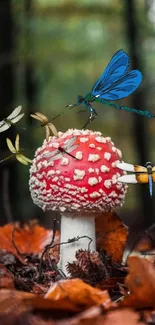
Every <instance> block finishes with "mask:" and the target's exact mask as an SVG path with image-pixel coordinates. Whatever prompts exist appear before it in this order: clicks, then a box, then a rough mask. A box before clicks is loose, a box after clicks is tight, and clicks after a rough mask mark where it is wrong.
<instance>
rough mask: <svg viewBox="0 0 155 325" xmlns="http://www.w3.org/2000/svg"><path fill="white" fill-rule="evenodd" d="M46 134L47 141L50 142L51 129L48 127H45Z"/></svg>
mask: <svg viewBox="0 0 155 325" xmlns="http://www.w3.org/2000/svg"><path fill="white" fill-rule="evenodd" d="M45 132H46V141H48V139H49V136H50V129H49V127H48V125H45Z"/></svg>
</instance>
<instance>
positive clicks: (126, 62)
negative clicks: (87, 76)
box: [91, 50, 130, 96]
mask: <svg viewBox="0 0 155 325" xmlns="http://www.w3.org/2000/svg"><path fill="white" fill-rule="evenodd" d="M129 67H130V59H129V56H128V55H127V54H126V53H125V52H124V51H123V50H119V51H118V52H116V53H115V54H114V55H113V57H112V59H111V60H110V62H109V64H108V65H107V67H106V69H105V70H104V72H103V73H102V75H101V77H100V78H99V79H98V80H97V82H96V83H95V85H94V87H93V89H92V92H91V93H92V95H93V96H96V95H98V94H100V93H101V92H102V91H103V90H105V89H109V88H110V87H111V85H113V84H114V83H115V82H116V81H117V80H119V79H120V77H121V76H123V75H124V74H126V73H127V72H128V71H129Z"/></svg>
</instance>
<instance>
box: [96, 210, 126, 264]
mask: <svg viewBox="0 0 155 325" xmlns="http://www.w3.org/2000/svg"><path fill="white" fill-rule="evenodd" d="M96 233H97V236H96V238H97V248H99V249H103V250H105V251H106V253H107V254H108V255H111V257H112V260H113V261H115V262H121V261H122V255H123V249H124V245H125V242H126V238H127V235H128V230H127V228H126V227H125V226H124V224H123V223H122V221H121V220H120V219H119V217H118V216H117V214H116V213H114V212H107V213H103V215H102V216H101V217H98V218H96Z"/></svg>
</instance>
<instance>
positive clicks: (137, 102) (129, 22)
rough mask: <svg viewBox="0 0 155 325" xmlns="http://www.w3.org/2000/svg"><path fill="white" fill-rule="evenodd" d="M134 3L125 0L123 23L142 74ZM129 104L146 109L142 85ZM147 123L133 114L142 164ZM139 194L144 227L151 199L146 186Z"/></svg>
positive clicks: (148, 219) (146, 147)
mask: <svg viewBox="0 0 155 325" xmlns="http://www.w3.org/2000/svg"><path fill="white" fill-rule="evenodd" d="M123 3H124V1H123ZM135 3H136V1H134V0H126V7H125V24H126V30H127V42H128V44H129V55H130V58H131V62H132V64H133V68H135V69H138V70H140V71H141V72H142V73H143V76H144V73H145V71H144V67H143V64H142V56H141V53H142V46H141V39H140V35H139V24H138V12H137V11H136V6H135ZM131 106H132V107H134V108H137V109H145V110H147V107H146V101H145V89H144V88H143V89H142V87H140V88H139V89H138V90H137V91H136V93H134V94H133V96H132V105H131ZM148 123H149V119H148V118H147V117H141V116H139V115H136V114H135V115H134V116H133V129H134V134H133V136H134V142H135V146H136V150H137V152H138V156H139V161H138V162H137V164H142V165H144V164H145V163H146V162H147V161H149V157H150V152H149V143H148V137H147V134H148V132H149V130H148ZM139 195H140V198H141V203H140V204H141V218H140V220H139V225H141V226H142V227H144V228H145V229H146V228H147V227H148V226H150V224H151V223H152V222H153V204H152V202H153V201H152V199H151V198H150V196H149V190H148V186H139ZM142 219H143V220H142Z"/></svg>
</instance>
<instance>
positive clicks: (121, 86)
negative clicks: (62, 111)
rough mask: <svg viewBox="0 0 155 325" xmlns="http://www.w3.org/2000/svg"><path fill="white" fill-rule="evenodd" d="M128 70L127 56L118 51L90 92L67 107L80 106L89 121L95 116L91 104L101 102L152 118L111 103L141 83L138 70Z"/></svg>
mask: <svg viewBox="0 0 155 325" xmlns="http://www.w3.org/2000/svg"><path fill="white" fill-rule="evenodd" d="M129 70H130V59H129V56H128V55H127V54H126V53H125V52H124V51H123V50H119V51H118V52H116V53H115V54H114V56H113V57H112V59H111V60H110V62H109V64H108V65H107V67H106V69H105V70H104V72H103V73H102V75H101V77H100V78H99V79H98V80H97V81H96V83H95V85H94V87H93V88H92V91H91V92H90V93H88V94H87V95H86V96H84V97H83V96H78V97H77V102H76V104H70V105H68V106H69V107H70V108H72V107H75V106H78V105H80V104H82V105H83V106H84V107H85V108H86V109H87V110H89V113H90V114H89V119H90V121H91V120H92V118H94V116H95V115H97V113H96V111H95V110H94V109H93V107H92V106H91V103H93V102H101V103H102V104H104V105H108V106H111V107H114V108H117V109H121V110H125V111H128V112H133V113H137V114H140V115H144V116H147V117H154V115H153V114H151V113H150V112H148V111H143V110H138V109H135V108H129V107H127V106H121V105H119V104H115V103H113V102H111V101H116V100H119V99H122V98H125V97H128V96H129V95H130V94H132V93H133V92H134V91H135V90H136V89H137V88H138V86H139V85H140V83H141V82H142V74H141V72H140V71H139V70H131V71H129Z"/></svg>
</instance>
